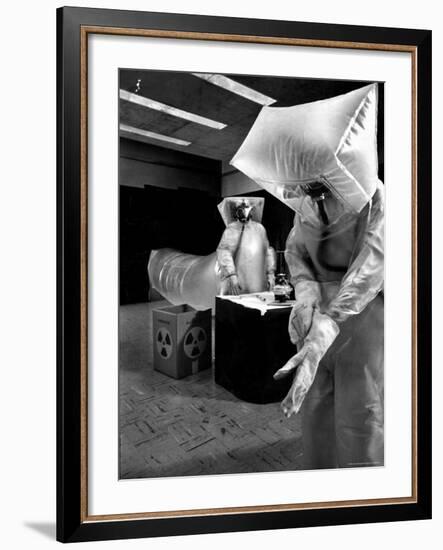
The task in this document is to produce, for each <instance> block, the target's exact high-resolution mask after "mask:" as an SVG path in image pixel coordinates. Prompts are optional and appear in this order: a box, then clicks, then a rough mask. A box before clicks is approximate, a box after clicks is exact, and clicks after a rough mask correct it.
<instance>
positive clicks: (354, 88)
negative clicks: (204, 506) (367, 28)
mask: <svg viewBox="0 0 443 550" xmlns="http://www.w3.org/2000/svg"><path fill="white" fill-rule="evenodd" d="M116 93H118V94H119V329H118V331H119V345H118V348H119V350H118V353H119V360H118V365H119V396H118V399H119V434H118V437H119V478H120V480H129V479H140V478H158V477H176V476H205V475H216V474H247V473H257V472H278V471H294V470H320V469H337V468H382V467H383V466H384V442H385V434H384V432H385V430H384V397H383V396H384V185H385V183H386V185H389V182H385V181H384V84H383V82H373V81H355V80H332V79H328V80H326V79H324V80H323V79H309V78H292V77H278V76H257V75H250V74H228V73H226V74H218V73H190V72H176V71H166V70H165V71H157V70H138V69H134V68H128V69H126V68H120V70H119V89H118V90H116Z"/></svg>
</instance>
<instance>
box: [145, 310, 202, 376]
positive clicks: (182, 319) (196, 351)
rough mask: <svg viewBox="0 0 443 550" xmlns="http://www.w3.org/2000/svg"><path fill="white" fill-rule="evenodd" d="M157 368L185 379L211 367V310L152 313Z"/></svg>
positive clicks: (169, 374)
mask: <svg viewBox="0 0 443 550" xmlns="http://www.w3.org/2000/svg"><path fill="white" fill-rule="evenodd" d="M152 314H153V347H154V369H155V370H157V371H160V372H162V373H164V374H167V375H168V376H172V377H173V378H183V377H184V376H188V375H190V374H196V373H197V372H199V371H201V370H203V369H207V368H209V367H210V366H211V359H212V353H211V351H212V346H211V322H212V318H211V310H210V309H207V310H205V311H197V310H195V309H193V308H192V307H190V306H187V305H183V306H170V307H165V308H162V309H154V310H153V312H152Z"/></svg>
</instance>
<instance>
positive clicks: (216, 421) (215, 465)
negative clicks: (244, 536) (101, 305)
mask: <svg viewBox="0 0 443 550" xmlns="http://www.w3.org/2000/svg"><path fill="white" fill-rule="evenodd" d="M161 305H167V303H166V302H164V303H161V302H154V304H136V305H129V306H121V307H120V351H119V365H120V372H119V385H120V388H119V406H120V410H119V423H120V426H119V431H120V434H119V435H120V478H121V479H133V478H147V477H164V476H188V475H193V476H195V475H210V474H233V473H245V472H270V471H281V470H297V469H300V468H301V455H302V448H301V438H300V435H301V432H300V420H299V418H291V419H289V420H286V419H285V418H284V417H283V415H282V413H281V412H280V408H279V404H278V403H271V404H266V405H256V404H251V403H246V402H244V401H241V400H239V399H237V398H236V397H235V396H233V395H232V394H231V393H229V392H228V391H227V390H225V389H224V388H222V387H221V386H218V385H217V384H215V382H214V380H213V372H212V369H207V370H205V371H202V372H200V373H198V374H195V375H192V376H189V377H187V378H183V379H181V380H174V379H172V378H169V377H168V376H166V375H164V374H161V373H159V372H157V371H154V369H153V357H152V345H151V342H152V307H161Z"/></svg>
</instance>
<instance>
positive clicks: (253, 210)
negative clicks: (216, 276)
mask: <svg viewBox="0 0 443 550" xmlns="http://www.w3.org/2000/svg"><path fill="white" fill-rule="evenodd" d="M263 204H264V199H262V198H259V197H229V198H226V199H224V200H223V201H222V202H221V203H220V205H219V207H218V208H219V211H220V214H221V216H222V218H223V221H224V222H225V224H226V229H225V231H224V233H223V235H222V238H221V240H220V242H219V245H218V247H217V251H216V256H217V266H218V270H219V273H220V279H221V288H220V294H221V295H238V294H249V293H253V292H262V291H264V290H268V289H269V290H272V288H273V287H274V282H275V265H276V257H275V251H274V249H273V248H272V246H270V245H269V241H268V236H267V234H266V229H265V228H264V227H263V225H262V224H261V223H260V221H261V218H262V212H263Z"/></svg>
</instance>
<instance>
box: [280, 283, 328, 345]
mask: <svg viewBox="0 0 443 550" xmlns="http://www.w3.org/2000/svg"><path fill="white" fill-rule="evenodd" d="M320 296H321V294H320V285H319V284H318V283H317V282H315V281H299V282H298V283H297V284H296V286H295V298H296V303H295V305H294V307H293V308H292V311H291V315H290V316H289V326H288V330H289V338H290V339H291V342H292V343H293V344H295V345H296V346H297V347H298V348H301V347H302V346H303V342H304V339H305V338H306V336H307V334H308V332H309V330H310V328H311V325H312V317H313V314H314V308H315V307H316V306H317V305H318V303H319V302H320Z"/></svg>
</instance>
